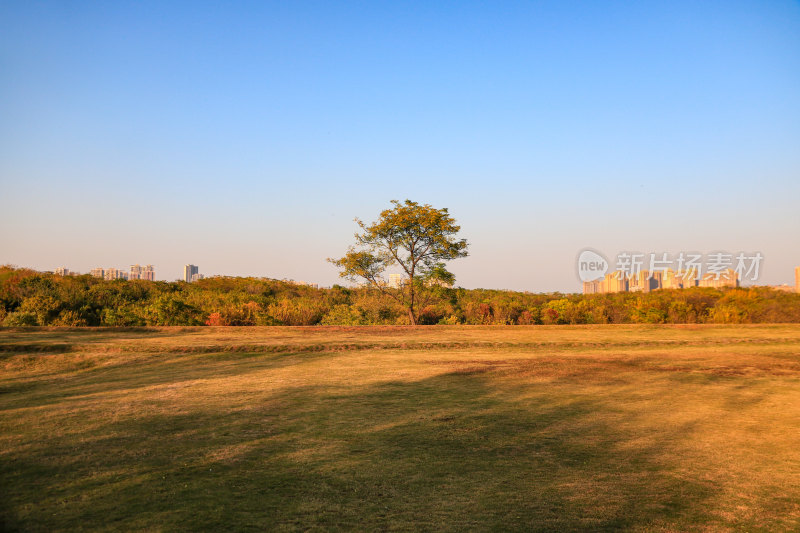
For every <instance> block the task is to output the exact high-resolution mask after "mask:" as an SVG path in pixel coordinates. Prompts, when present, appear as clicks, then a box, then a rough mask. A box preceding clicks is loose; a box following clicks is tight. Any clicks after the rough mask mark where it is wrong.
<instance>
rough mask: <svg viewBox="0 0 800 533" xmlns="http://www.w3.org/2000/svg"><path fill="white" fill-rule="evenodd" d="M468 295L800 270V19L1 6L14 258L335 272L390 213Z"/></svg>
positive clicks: (7, 251)
mask: <svg viewBox="0 0 800 533" xmlns="http://www.w3.org/2000/svg"><path fill="white" fill-rule="evenodd" d="M405 198H410V199H412V200H415V201H418V202H422V203H430V204H432V205H434V206H436V207H448V208H450V211H451V213H452V214H453V216H454V217H455V218H456V219H457V220H458V221H459V222H460V223H461V225H462V233H463V236H464V237H465V238H467V239H468V240H469V241H470V243H471V248H470V251H471V256H470V257H469V258H466V259H461V260H458V261H456V262H454V263H452V269H453V271H454V272H455V274H456V276H457V278H458V284H459V285H462V286H465V287H470V288H474V287H486V288H512V289H522V290H531V291H551V290H566V291H575V290H578V289H579V283H578V281H577V278H576V274H575V268H574V262H575V258H576V254H577V253H578V252H579V251H580V249H582V248H584V247H587V246H588V247H593V248H595V249H598V250H601V251H603V252H605V253H606V254H608V255H614V254H616V253H617V252H619V251H622V250H638V251H642V252H649V251H664V252H675V253H677V252H680V251H683V250H693V251H703V252H711V251H717V250H726V251H732V252H734V251H760V252H762V253H763V254H764V256H765V260H764V264H763V267H764V276H763V278H762V279H763V282H764V283H782V282H791V281H792V271H793V267H794V266H796V265H800V3H798V2H789V1H775V2H770V1H765V0H760V1H753V2H736V1H724V2H658V3H656V2H588V1H587V2H582V3H577V2H576V3H573V2H565V1H553V2H518V3H517V2H450V1H448V2H431V1H421V2H353V3H344V2H342V3H340V2H324V1H320V2H302V1H291V2H274V3H270V2H214V3H212V2H201V1H192V2H164V1H155V2H139V1H137V2H96V3H95V2H72V1H59V2H35V1H28V0H25V1H19V2H11V1H6V2H3V3H0V263H12V264H17V265H21V266H30V267H33V268H36V269H40V270H52V269H55V268H56V267H58V266H62V265H63V266H67V267H69V268H71V269H73V270H79V271H88V270H89V269H90V268H92V267H95V266H103V267H108V266H114V267H120V268H123V267H124V268H127V267H128V266H129V265H130V264H132V263H152V264H154V265H155V267H156V272H157V277H158V278H159V279H169V280H172V279H176V278H178V277H180V276H181V271H182V266H183V265H184V264H185V263H194V264H197V265H199V266H200V270H201V272H202V273H205V274H206V275H212V274H217V273H219V274H228V275H258V276H268V277H274V278H284V277H287V278H294V279H297V280H307V281H313V282H318V283H320V284H323V285H329V284H332V283H334V282H336V281H337V274H336V270H335V268H334V267H333V266H332V265H330V264H328V263H326V262H325V258H326V257H331V256H339V255H341V254H343V253H344V251H345V250H346V248H347V246H348V245H349V244H350V243H351V242H352V234H353V232H354V231H355V229H356V227H355V224H354V223H353V221H352V219H353V218H354V217H356V216H358V217H360V218H363V219H365V220H372V219H374V218H375V217H376V215H377V214H378V213H379V211H380V210H381V209H383V208H386V207H388V206H389V201H390V200H392V199H401V200H402V199H405Z"/></svg>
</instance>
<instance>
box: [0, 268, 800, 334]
mask: <svg viewBox="0 0 800 533" xmlns="http://www.w3.org/2000/svg"><path fill="white" fill-rule="evenodd" d="M427 289H428V290H429V291H430V293H431V294H433V295H434V296H435V297H432V298H430V300H429V301H428V302H427V303H421V304H420V307H419V308H418V310H417V313H416V317H415V320H416V322H417V323H420V324H491V325H502V324H506V325H511V324H514V325H517V324H518V325H530V324H608V323H611V324H634V323H641V324H695V323H698V324H699V323H719V324H739V323H742V324H750V323H800V294H796V293H787V292H782V291H776V290H773V289H770V288H767V287H750V288H736V289H712V288H700V287H696V288H692V289H684V290H659V291H654V292H651V293H615V294H588V295H580V294H560V293H552V294H533V293H525V292H513V291H500V290H486V289H475V290H466V289H461V288H458V289H449V288H446V287H442V286H439V285H433V286H430V287H427ZM423 302H424V301H423ZM409 323H410V319H409V315H408V310H407V308H406V307H405V306H404V305H403V303H401V302H398V301H397V300H395V299H393V298H391V297H389V296H387V295H386V294H384V293H382V292H381V291H380V290H377V289H375V288H369V287H359V288H345V287H341V286H334V288H332V289H315V288H312V287H309V286H303V285H295V284H293V283H288V282H283V281H277V280H272V279H265V278H222V277H220V278H209V279H204V280H202V281H200V282H197V283H190V284H187V283H183V282H178V283H166V282H153V281H143V280H137V281H123V280H114V281H104V280H101V279H96V278H92V277H90V276H77V277H70V276H67V277H61V276H54V275H51V274H42V273H39V272H34V271H32V270H24V269H16V268H12V267H0V324H2V325H3V326H8V327H12V326H13V327H17V326H37V325H38V326H148V325H152V326H191V325H202V324H205V325H210V326H270V325H286V326H311V325H317V324H329V325H393V324H409Z"/></svg>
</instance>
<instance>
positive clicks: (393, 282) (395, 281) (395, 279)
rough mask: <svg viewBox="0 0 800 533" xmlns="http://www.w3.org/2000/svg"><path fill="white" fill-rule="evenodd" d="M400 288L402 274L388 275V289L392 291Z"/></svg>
mask: <svg viewBox="0 0 800 533" xmlns="http://www.w3.org/2000/svg"><path fill="white" fill-rule="evenodd" d="M402 286H403V275H402V274H389V287H391V288H393V289H399V288H400V287H402Z"/></svg>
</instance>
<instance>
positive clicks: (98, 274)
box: [89, 268, 106, 278]
mask: <svg viewBox="0 0 800 533" xmlns="http://www.w3.org/2000/svg"><path fill="white" fill-rule="evenodd" d="M89 274H91V275H92V276H93V277H95V278H103V277H105V275H106V271H105V269H102V268H93V269H92V270H91V272H89Z"/></svg>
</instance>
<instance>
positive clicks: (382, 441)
mask: <svg viewBox="0 0 800 533" xmlns="http://www.w3.org/2000/svg"><path fill="white" fill-rule="evenodd" d="M0 369H2V370H1V374H0V484H2V487H4V488H3V492H4V498H3V502H4V503H2V504H0V512H2V513H3V520H4V522H3V524H4V527H5V528H6V529H15V528H18V529H21V530H42V531H45V530H46V531H56V530H81V529H91V530H116V529H126V530H128V529H135V530H139V529H147V530H197V529H227V530H241V529H277V530H295V529H302V530H307V529H334V530H336V529H366V530H371V529H391V530H418V529H437V530H438V529H446V530H461V529H481V530H485V529H502V530H526V531H527V530H586V529H590V530H616V529H628V530H647V531H652V530H656V531H658V530H661V531H677V530H689V529H692V530H709V531H727V530H790V529H797V528H800V446H798V442H800V327H797V326H788V325H769V326H683V327H682V326H576V327H571V326H557V327H535V326H534V327H491V326H490V327H420V328H404V327H397V328H385V327H363V328H317V327H314V328H149V329H142V330H104V329H97V330H81V329H58V328H41V329H36V330H2V331H0Z"/></svg>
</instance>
